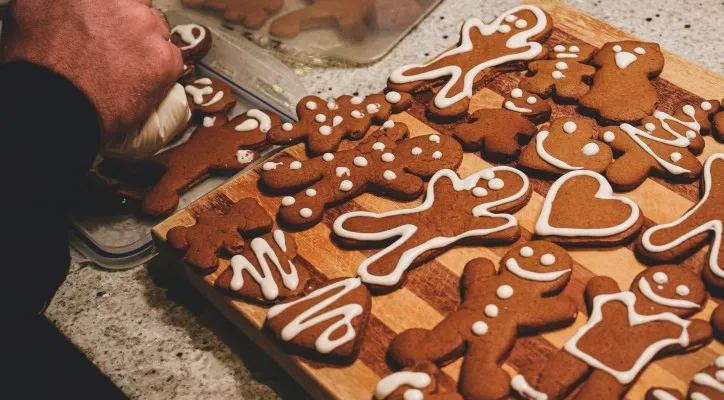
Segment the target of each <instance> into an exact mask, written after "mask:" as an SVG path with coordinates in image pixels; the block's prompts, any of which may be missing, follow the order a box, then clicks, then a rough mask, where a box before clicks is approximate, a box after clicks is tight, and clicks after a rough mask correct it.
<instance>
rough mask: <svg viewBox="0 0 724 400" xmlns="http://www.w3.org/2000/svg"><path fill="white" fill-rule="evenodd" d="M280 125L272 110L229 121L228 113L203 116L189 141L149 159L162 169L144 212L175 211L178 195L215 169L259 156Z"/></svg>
mask: <svg viewBox="0 0 724 400" xmlns="http://www.w3.org/2000/svg"><path fill="white" fill-rule="evenodd" d="M280 124H281V120H280V119H279V117H278V116H277V115H275V114H273V113H271V112H266V111H260V110H249V111H248V112H246V113H245V114H241V115H238V116H236V117H234V118H233V119H232V120H231V121H229V120H228V119H227V118H226V116H225V115H217V116H214V117H206V118H204V122H203V124H202V125H201V126H199V127H198V128H197V129H196V131H195V132H194V134H193V135H191V137H190V138H189V140H188V141H187V142H186V143H183V144H181V145H179V146H176V147H174V148H172V149H169V150H167V151H165V152H163V153H160V154H157V155H155V156H154V157H153V158H151V159H150V160H149V163H150V164H151V165H152V166H153V167H154V168H158V169H161V170H163V175H162V176H161V179H160V180H159V181H158V182H156V184H155V185H154V186H153V187H152V188H151V190H150V191H149V192H148V193H147V194H146V195H145V197H144V198H143V201H142V202H141V211H143V212H144V213H145V214H146V215H148V216H151V217H161V216H164V215H169V214H170V213H172V212H174V210H176V207H177V206H178V202H179V194H180V193H181V192H183V191H184V190H186V189H188V188H189V187H191V186H193V185H194V184H195V183H197V182H199V181H200V180H201V179H203V178H204V177H206V175H208V174H210V173H212V172H214V171H231V172H237V171H241V170H242V169H244V168H245V167H246V166H248V165H249V164H251V163H253V162H254V161H256V160H258V159H259V152H257V151H256V150H255V149H258V148H260V147H262V146H264V145H266V133H267V131H269V129H271V127H273V126H278V125H280Z"/></svg>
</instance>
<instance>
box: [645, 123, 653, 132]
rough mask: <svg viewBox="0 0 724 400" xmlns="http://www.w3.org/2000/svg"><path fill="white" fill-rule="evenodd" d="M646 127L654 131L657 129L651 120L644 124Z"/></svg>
mask: <svg viewBox="0 0 724 400" xmlns="http://www.w3.org/2000/svg"><path fill="white" fill-rule="evenodd" d="M644 128H646V130H647V131H649V132H653V131H655V130H656V125H654V124H653V123H651V122H649V123H647V124H646V125H644Z"/></svg>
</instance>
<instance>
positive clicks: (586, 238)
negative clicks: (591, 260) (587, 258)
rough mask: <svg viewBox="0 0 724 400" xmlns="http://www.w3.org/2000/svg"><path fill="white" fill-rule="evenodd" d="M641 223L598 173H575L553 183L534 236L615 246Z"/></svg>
mask: <svg viewBox="0 0 724 400" xmlns="http://www.w3.org/2000/svg"><path fill="white" fill-rule="evenodd" d="M643 223H644V215H643V212H641V210H640V209H639V206H638V205H637V204H636V203H635V202H634V201H633V200H631V199H629V198H627V197H623V196H614V194H613V189H612V188H611V185H609V184H608V182H607V181H606V178H604V177H603V176H602V175H601V174H597V173H595V172H593V171H588V170H578V171H573V172H569V173H567V174H565V175H563V176H562V177H560V178H559V179H558V180H557V181H555V182H554V183H553V185H552V186H551V188H550V190H548V194H547V195H546V198H545V201H544V202H543V209H542V210H541V213H540V216H539V217H538V221H537V222H536V224H535V233H536V235H538V236H541V237H543V238H545V239H548V240H551V241H554V242H557V243H563V244H568V245H618V244H622V243H626V242H628V241H630V240H632V239H633V238H634V237H635V236H636V235H637V234H638V233H639V231H640V230H641V227H642V226H643Z"/></svg>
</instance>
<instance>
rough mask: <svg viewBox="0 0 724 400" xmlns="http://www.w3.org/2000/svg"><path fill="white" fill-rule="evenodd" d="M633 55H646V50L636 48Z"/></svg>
mask: <svg viewBox="0 0 724 400" xmlns="http://www.w3.org/2000/svg"><path fill="white" fill-rule="evenodd" d="M634 53H636V54H639V55H643V54H646V50H644V48H643V47H637V48H635V49H634Z"/></svg>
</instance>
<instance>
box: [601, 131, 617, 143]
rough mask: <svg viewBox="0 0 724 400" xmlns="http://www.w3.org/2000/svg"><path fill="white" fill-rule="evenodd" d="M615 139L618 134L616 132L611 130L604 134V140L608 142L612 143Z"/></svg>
mask: <svg viewBox="0 0 724 400" xmlns="http://www.w3.org/2000/svg"><path fill="white" fill-rule="evenodd" d="M614 140H616V134H614V133H613V132H611V131H606V133H604V134H603V141H604V142H606V143H611V142H613V141H614Z"/></svg>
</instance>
